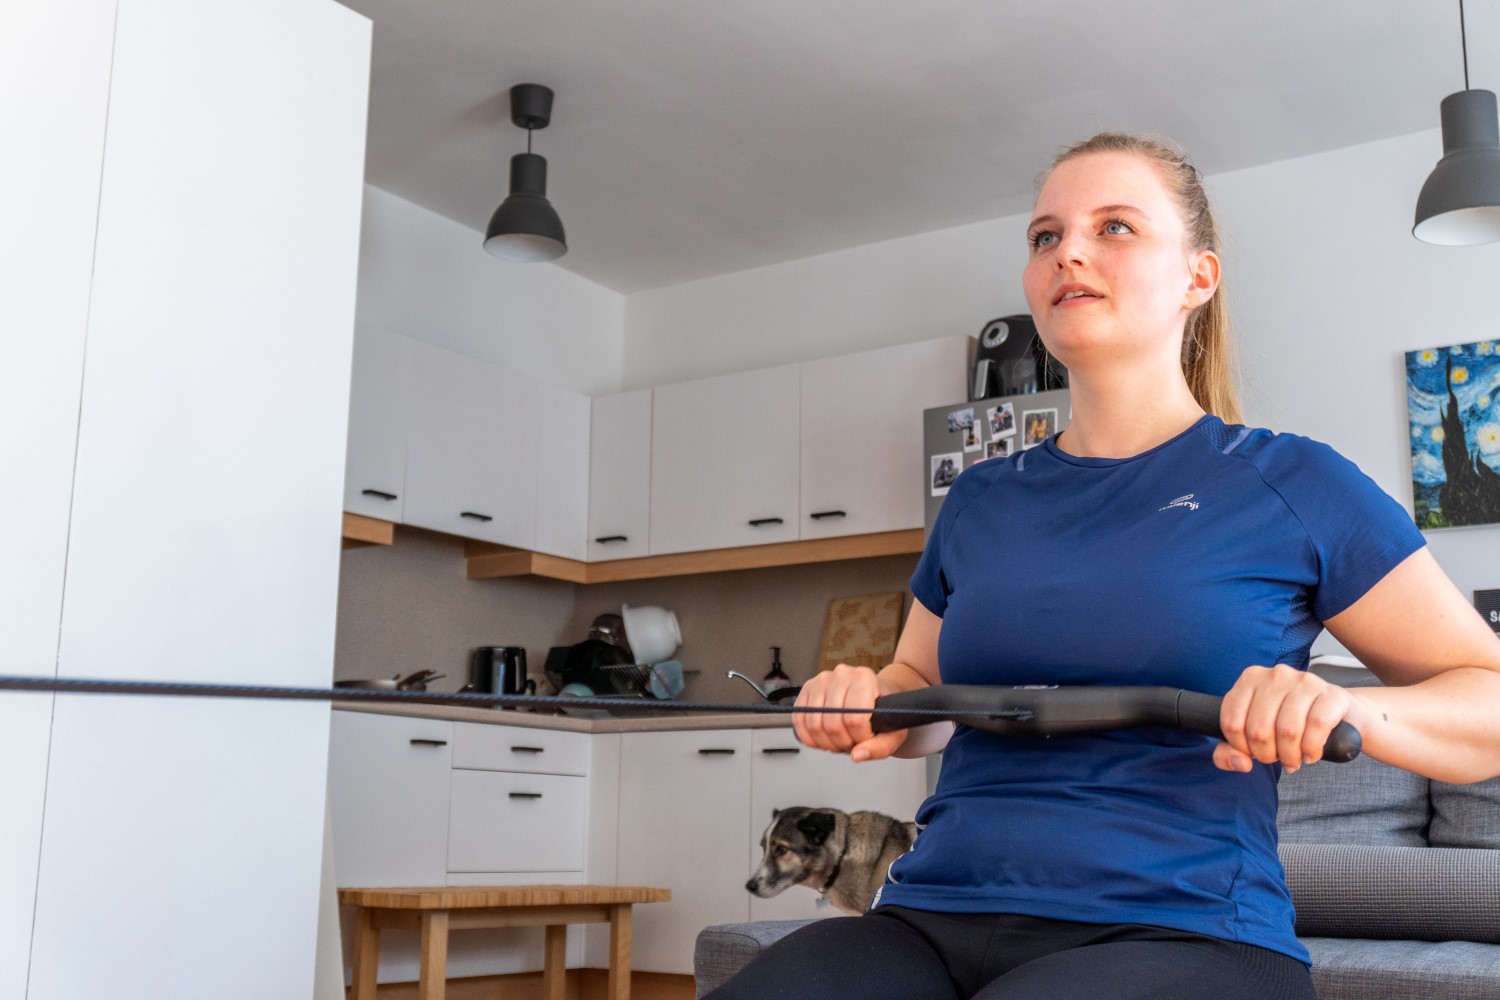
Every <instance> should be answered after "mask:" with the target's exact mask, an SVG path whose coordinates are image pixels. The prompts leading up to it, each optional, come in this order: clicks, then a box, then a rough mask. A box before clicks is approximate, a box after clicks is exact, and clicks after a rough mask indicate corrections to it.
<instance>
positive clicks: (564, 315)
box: [356, 164, 625, 395]
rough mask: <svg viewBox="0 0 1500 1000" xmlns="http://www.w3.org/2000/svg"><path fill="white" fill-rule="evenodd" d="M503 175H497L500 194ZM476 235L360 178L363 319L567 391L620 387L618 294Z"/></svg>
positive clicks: (360, 303)
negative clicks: (509, 257)
mask: <svg viewBox="0 0 1500 1000" xmlns="http://www.w3.org/2000/svg"><path fill="white" fill-rule="evenodd" d="M496 170H497V171H503V164H502V165H501V166H497V167H496ZM504 182H505V177H504V174H503V172H497V173H496V175H495V183H496V185H497V186H496V189H495V190H496V197H497V198H498V197H501V196H502V195H503V194H504V190H503V188H504ZM486 221H488V220H486V219H478V220H476V224H482V223H484V222H486ZM483 240H484V236H483V234H482V233H480V232H479V231H478V230H474V229H469V228H467V227H466V226H461V225H459V224H458V223H456V222H454V221H452V220H451V219H447V218H445V217H443V216H441V215H438V214H437V213H436V212H431V211H428V210H427V209H425V208H422V207H420V206H418V205H415V204H413V203H411V202H409V201H406V200H405V199H403V198H399V197H397V196H396V195H393V194H391V193H389V192H387V191H384V190H381V189H380V188H377V187H372V186H370V185H366V186H365V198H364V223H363V233H362V237H361V241H360V260H359V298H358V304H357V307H356V308H357V313H358V317H359V321H360V323H362V324H369V325H371V326H377V327H381V328H383V329H386V330H389V331H391V332H392V333H399V334H403V335H405V336H408V337H415V338H416V339H418V340H425V341H427V342H428V343H430V344H436V345H437V346H439V347H446V348H447V349H448V350H450V351H456V352H457V353H459V354H463V355H467V356H468V357H471V358H477V359H479V360H480V361H488V362H491V363H493V364H497V365H501V366H502V367H505V368H509V369H511V370H513V371H517V372H520V373H522V374H524V375H530V376H531V377H533V378H537V379H540V380H542V381H543V382H546V383H548V384H551V385H555V386H560V387H562V388H565V389H571V390H573V391H574V392H581V393H584V394H586V395H600V394H603V393H607V392H614V391H616V390H617V389H619V387H620V371H621V357H622V353H623V350H624V322H625V321H624V310H625V304H624V298H623V297H622V296H621V295H620V294H619V293H618V292H614V291H611V290H610V289H608V288H605V287H604V286H603V285H596V284H594V283H593V282H592V281H588V280H587V279H585V278H580V277H578V276H577V275H576V274H573V273H571V272H569V271H565V270H563V269H562V268H560V267H558V266H557V265H555V264H546V263H543V264H517V263H515V262H513V261H506V260H500V259H499V258H496V257H491V256H490V255H489V254H487V253H485V252H484V250H483V249H482V247H481V243H483Z"/></svg>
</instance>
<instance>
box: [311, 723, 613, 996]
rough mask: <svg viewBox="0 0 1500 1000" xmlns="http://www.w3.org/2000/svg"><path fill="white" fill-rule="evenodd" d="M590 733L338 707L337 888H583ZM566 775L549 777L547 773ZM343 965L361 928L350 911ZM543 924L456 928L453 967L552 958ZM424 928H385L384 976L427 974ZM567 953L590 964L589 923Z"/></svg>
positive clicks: (464, 969)
mask: <svg viewBox="0 0 1500 1000" xmlns="http://www.w3.org/2000/svg"><path fill="white" fill-rule="evenodd" d="M590 738H591V737H589V736H588V735H586V734H583V733H566V732H557V731H553V730H536V729H526V728H522V727H517V726H495V725H485V724H483V723H469V722H445V721H439V720H430V719H414V718H408V717H403V716H393V715H377V714H374V713H368V712H334V713H333V725H332V737H331V744H330V747H329V808H330V817H331V821H332V824H333V851H334V877H335V879H336V880H337V882H338V884H339V885H340V886H421V885H542V884H554V883H560V884H564V885H576V884H578V883H581V882H583V881H585V878H584V862H585V845H586V840H587V834H588V829H589V823H588V807H587V803H588V780H589V779H588V777H587V774H586V771H587V762H588V759H589V753H588V750H589V740H590ZM554 771H556V772H564V773H549V772H554ZM342 917H343V921H344V925H343V930H344V934H343V936H344V946H345V969H346V970H347V969H351V968H352V960H353V949H352V945H353V933H352V932H353V927H352V923H351V921H350V920H349V914H348V912H347V911H346V912H345V913H344V914H342ZM542 941H543V931H542V929H541V928H536V927H523V928H513V929H501V930H482V931H481V930H473V931H455V932H454V933H453V934H452V935H451V937H450V941H449V948H448V975H449V976H450V977H462V976H487V975H498V974H503V973H511V972H529V971H535V970H538V969H540V968H541V967H542V958H543V956H542ZM418 955H419V952H418V949H417V934H416V932H415V931H382V932H381V941H380V969H379V972H378V975H377V979H378V981H379V982H382V983H389V982H413V981H415V980H416V979H417V976H418V973H419V961H418ZM568 961H569V964H571V965H581V964H583V937H582V934H581V930H580V929H579V928H570V929H569V931H568Z"/></svg>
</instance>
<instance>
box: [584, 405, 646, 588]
mask: <svg viewBox="0 0 1500 1000" xmlns="http://www.w3.org/2000/svg"><path fill="white" fill-rule="evenodd" d="M650 527H651V390H650V389H641V390H638V391H636V392H622V393H618V394H616V395H613V396H599V397H597V398H595V400H594V414H593V430H592V435H591V438H590V443H589V527H588V560H589V561H590V562H600V561H603V560H606V559H626V558H630V557H633V556H643V555H646V554H647V552H649V551H650V549H649V548H648V547H647V540H648V537H649V533H650Z"/></svg>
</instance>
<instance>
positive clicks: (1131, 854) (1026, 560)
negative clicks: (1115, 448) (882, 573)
mask: <svg viewBox="0 0 1500 1000" xmlns="http://www.w3.org/2000/svg"><path fill="white" fill-rule="evenodd" d="M1423 544H1424V540H1423V538H1422V535H1421V533H1420V532H1419V531H1418V530H1417V528H1416V526H1415V525H1414V524H1413V523H1412V520H1411V518H1410V517H1409V516H1408V515H1407V514H1406V512H1405V510H1403V509H1402V508H1401V506H1400V505H1398V504H1397V503H1396V502H1395V501H1394V500H1392V499H1391V498H1390V497H1389V496H1388V495H1387V494H1385V493H1384V492H1383V491H1382V490H1381V489H1380V488H1379V487H1378V486H1376V485H1375V484H1374V483H1373V482H1371V481H1370V480H1369V479H1368V478H1367V477H1366V476H1365V475H1364V474H1363V473H1361V472H1360V471H1359V469H1358V468H1356V467H1355V466H1354V465H1353V464H1352V463H1351V462H1349V461H1348V460H1346V459H1344V458H1342V457H1341V456H1339V455H1338V454H1337V453H1335V452H1334V451H1333V450H1332V449H1331V448H1329V447H1327V446H1326V445H1322V444H1319V443H1317V442H1315V441H1311V440H1309V439H1307V438H1303V437H1297V436H1294V435H1289V434H1273V433H1271V432H1270V431H1265V430H1255V429H1250V428H1246V427H1240V426H1226V425H1225V424H1224V423H1223V422H1222V421H1221V420H1219V419H1218V418H1217V417H1213V416H1206V417H1204V418H1203V419H1202V420H1200V421H1198V423H1196V424H1195V425H1194V426H1193V427H1191V428H1189V429H1188V430H1186V431H1184V432H1183V433H1182V434H1179V435H1178V436H1177V437H1175V438H1173V439H1171V440H1170V441H1167V442H1166V443H1164V444H1162V445H1160V446H1158V447H1156V448H1153V449H1151V450H1150V451H1147V452H1144V453H1142V454H1140V455H1136V456H1134V457H1132V458H1126V459H1107V458H1079V457H1077V456H1073V455H1069V454H1067V453H1065V452H1063V451H1061V450H1060V449H1058V448H1057V447H1056V445H1055V444H1054V443H1053V441H1051V440H1048V441H1047V442H1045V443H1044V444H1042V445H1040V446H1038V447H1035V448H1032V449H1029V450H1026V451H1022V452H1019V453H1017V454H1015V455H1013V456H1010V457H1007V458H994V459H990V460H988V461H985V462H981V463H979V464H978V465H975V466H974V467H973V468H971V469H969V470H967V471H966V472H964V473H963V474H962V475H961V476H959V477H958V479H957V481H955V482H954V484H953V486H952V488H951V489H950V491H949V493H948V497H947V499H946V500H945V501H944V503H943V509H942V512H941V513H940V514H939V516H938V520H937V523H936V524H935V525H934V527H933V531H932V536H931V538H929V539H928V543H927V548H926V551H925V552H924V553H923V555H922V558H921V561H920V562H919V564H918V566H917V571H916V574H915V575H914V576H913V577H912V593H913V594H914V595H915V596H916V598H917V600H919V601H921V602H922V605H923V606H924V607H926V608H927V609H928V610H929V611H931V612H932V613H933V614H936V615H938V616H940V617H941V618H942V619H943V626H942V632H941V636H940V639H939V643H938V662H939V666H940V671H941V674H942V679H943V681H944V683H949V684H998V685H1025V684H1065V685H1086V684H1098V685H1137V684H1145V685H1155V684H1159V685H1167V686H1171V687H1180V688H1187V689H1189V690H1193V691H1203V692H1208V693H1211V694H1218V695H1222V694H1224V693H1225V692H1226V691H1228V690H1229V688H1230V687H1231V686H1232V685H1233V684H1234V682H1235V680H1236V679H1238V677H1239V676H1240V674H1241V672H1242V671H1243V670H1244V669H1245V668H1246V667H1248V666H1252V665H1259V666H1272V665H1274V664H1277V663H1286V664H1289V665H1291V666H1294V667H1297V668H1299V669H1305V668H1306V666H1307V658H1308V651H1309V648H1310V647H1311V645H1312V641H1313V639H1314V638H1315V637H1316V636H1317V635H1318V634H1319V633H1320V632H1321V631H1322V624H1321V623H1322V621H1323V620H1325V619H1328V618H1330V617H1332V616H1334V615H1336V614H1338V613H1339V612H1340V611H1343V610H1344V609H1345V608H1347V607H1349V605H1351V604H1353V603H1354V602H1355V601H1356V600H1357V599H1358V598H1359V597H1360V596H1361V595H1363V594H1364V593H1365V591H1367V590H1368V589H1369V588H1370V587H1371V586H1373V585H1374V584H1375V583H1376V582H1378V581H1379V580H1380V579H1381V578H1382V577H1384V576H1385V575H1386V573H1387V572H1389V571H1390V570H1391V569H1392V568H1393V567H1394V566H1395V565H1396V564H1397V563H1399V562H1400V561H1401V560H1403V559H1405V558H1406V557H1407V556H1408V555H1410V554H1411V553H1412V552H1414V551H1416V550H1417V549H1418V548H1420V547H1421V546H1422V545H1423ZM1216 742H1217V741H1216V740H1214V739H1212V738H1210V737H1207V736H1201V735H1195V734H1192V733H1185V732H1181V731H1179V730H1176V729H1172V728H1166V727H1152V728H1143V729H1132V730H1118V731H1115V732H1109V733H1103V734H1099V735H1092V736H1069V737H1056V738H1053V739H1046V740H1042V739H1032V738H1024V737H1004V736H999V735H996V734H994V733H989V732H985V731H983V730H977V729H970V728H968V727H966V726H962V725H960V726H958V727H957V729H956V731H955V733H954V735H953V739H952V740H951V742H950V743H949V744H948V748H947V750H946V751H945V753H944V756H943V768H942V774H941V777H940V778H939V780H938V785H937V789H936V791H935V792H934V794H933V795H932V796H931V797H930V798H928V799H927V801H926V802H925V803H924V804H923V806H922V808H921V810H920V811H919V812H918V814H917V823H918V825H919V827H920V828H921V832H920V834H919V835H918V837H917V841H916V845H915V846H914V848H913V849H912V850H911V852H910V853H908V854H906V855H905V856H903V857H902V858H900V859H899V860H898V861H897V862H896V863H895V864H894V865H893V866H892V868H891V871H890V878H889V880H888V883H887V884H886V885H885V886H884V887H883V889H882V891H881V894H880V896H879V897H878V900H877V905H886V904H899V905H902V906H909V907H913V908H917V909H927V910H939V911H949V912H991V913H1019V914H1027V915H1031V916H1039V917H1050V918H1053V919H1060V920H1075V921H1083V922H1087V923H1140V924H1151V925H1155V926H1160V927H1170V928H1176V929H1181V930H1187V931H1192V932H1195V933H1199V934H1206V935H1209V936H1212V937H1216V938H1220V939H1225V940H1230V941H1240V942H1244V943H1248V944H1253V945H1259V946H1261V947H1264V948H1271V949H1274V950H1276V951H1279V952H1283V953H1285V954H1288V955H1291V956H1293V957H1295V958H1298V959H1301V960H1302V961H1304V962H1306V961H1308V953H1307V951H1306V949H1304V948H1303V947H1302V945H1301V944H1300V943H1299V942H1298V941H1297V939H1296V936H1295V935H1294V934H1293V931H1292V925H1293V912H1292V903H1291V896H1290V894H1289V893H1288V891H1287V888H1286V883H1285V876H1284V873H1283V872H1282V869H1281V863H1280V861H1279V859H1278V857H1277V853H1276V782H1277V780H1278V778H1279V777H1280V774H1281V768H1280V766H1279V765H1271V766H1266V765H1261V764H1257V765H1256V766H1255V769H1254V770H1253V772H1252V773H1250V774H1239V773H1234V772H1228V771H1221V770H1219V769H1218V768H1216V767H1214V765H1213V761H1212V754H1213V748H1214V746H1215V744H1216Z"/></svg>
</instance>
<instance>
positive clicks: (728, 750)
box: [698, 747, 734, 757]
mask: <svg viewBox="0 0 1500 1000" xmlns="http://www.w3.org/2000/svg"><path fill="white" fill-rule="evenodd" d="M698 752H699V753H701V754H703V755H704V756H705V757H708V756H713V755H717V754H723V755H727V756H730V757H732V756H734V749H733V748H732V747H704V748H703V749H702V750H699V751H698Z"/></svg>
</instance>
